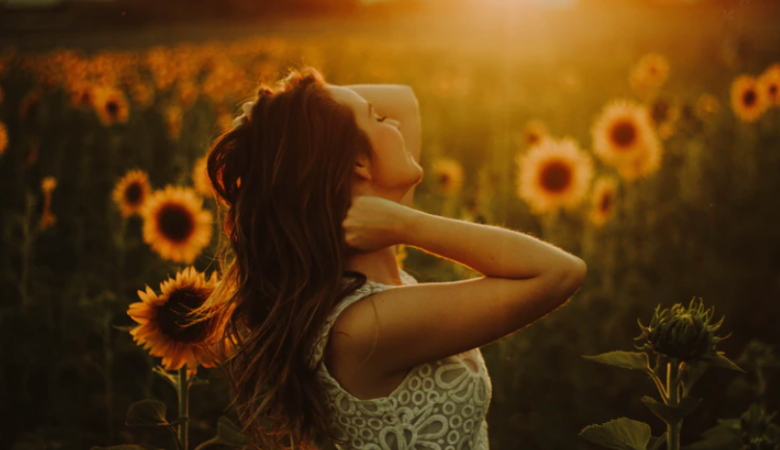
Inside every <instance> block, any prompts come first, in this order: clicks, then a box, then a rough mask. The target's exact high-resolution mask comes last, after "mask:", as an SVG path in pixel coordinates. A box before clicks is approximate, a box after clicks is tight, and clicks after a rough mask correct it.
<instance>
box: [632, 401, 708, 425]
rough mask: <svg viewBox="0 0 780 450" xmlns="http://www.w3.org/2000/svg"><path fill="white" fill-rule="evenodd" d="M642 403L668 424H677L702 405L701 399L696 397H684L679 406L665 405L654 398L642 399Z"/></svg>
mask: <svg viewBox="0 0 780 450" xmlns="http://www.w3.org/2000/svg"><path fill="white" fill-rule="evenodd" d="M642 403H644V404H645V405H647V407H648V408H650V411H652V412H653V414H655V415H656V416H658V417H660V418H661V420H663V421H664V422H666V423H667V424H670V423H677V422H679V421H680V420H682V419H683V418H685V417H686V416H687V415H689V414H690V413H692V412H693V410H694V409H696V407H697V406H699V403H701V399H700V398H695V397H683V398H682V399H681V400H680V404H679V405H676V406H671V405H666V404H664V403H660V402H658V401H657V400H656V399H654V398H652V397H648V396H644V397H642Z"/></svg>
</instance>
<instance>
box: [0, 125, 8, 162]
mask: <svg viewBox="0 0 780 450" xmlns="http://www.w3.org/2000/svg"><path fill="white" fill-rule="evenodd" d="M7 148H8V130H7V129H6V127H5V124H4V123H3V122H0V155H2V154H3V153H5V150H6V149H7Z"/></svg>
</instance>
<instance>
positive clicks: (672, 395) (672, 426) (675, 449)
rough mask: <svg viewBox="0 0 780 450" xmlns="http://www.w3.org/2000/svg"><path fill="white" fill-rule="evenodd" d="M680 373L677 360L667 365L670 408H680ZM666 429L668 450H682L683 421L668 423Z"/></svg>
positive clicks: (668, 402)
mask: <svg viewBox="0 0 780 450" xmlns="http://www.w3.org/2000/svg"><path fill="white" fill-rule="evenodd" d="M679 371H680V363H678V362H677V359H675V358H672V360H671V362H669V363H667V370H666V392H667V395H668V397H667V404H668V405H669V406H678V405H679V404H680V397H679V395H678V391H679V387H680V377H679V376H678V374H679ZM666 428H667V433H666V448H667V449H668V450H680V431H681V430H682V419H680V420H678V421H672V422H670V423H668V424H667V427H666Z"/></svg>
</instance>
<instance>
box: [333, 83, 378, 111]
mask: <svg viewBox="0 0 780 450" xmlns="http://www.w3.org/2000/svg"><path fill="white" fill-rule="evenodd" d="M326 89H328V91H330V94H331V96H332V97H333V99H334V100H336V101H337V102H339V103H342V104H344V105H347V106H349V107H351V108H352V109H354V110H355V111H359V110H360V109H361V108H362V109H365V108H366V105H367V104H368V102H366V100H365V99H364V98H363V97H361V96H360V94H358V93H357V92H355V91H353V90H352V89H348V88H345V87H341V86H326Z"/></svg>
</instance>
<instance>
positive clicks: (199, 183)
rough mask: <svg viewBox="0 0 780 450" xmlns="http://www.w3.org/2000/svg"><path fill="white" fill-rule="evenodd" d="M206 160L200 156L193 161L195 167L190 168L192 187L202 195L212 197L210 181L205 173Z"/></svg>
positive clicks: (212, 191)
mask: <svg viewBox="0 0 780 450" xmlns="http://www.w3.org/2000/svg"><path fill="white" fill-rule="evenodd" d="M207 164H208V159H207V157H206V156H201V157H200V158H198V160H197V161H195V165H194V166H193V168H192V187H194V188H195V190H196V191H197V192H198V193H199V194H202V195H214V190H213V189H212V187H211V180H209V175H208V173H207V172H206V168H207V167H206V165H207Z"/></svg>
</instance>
